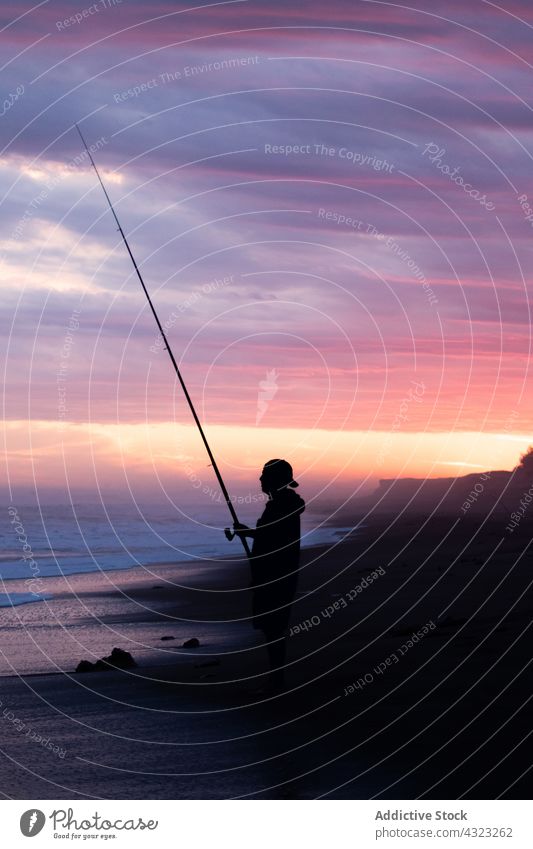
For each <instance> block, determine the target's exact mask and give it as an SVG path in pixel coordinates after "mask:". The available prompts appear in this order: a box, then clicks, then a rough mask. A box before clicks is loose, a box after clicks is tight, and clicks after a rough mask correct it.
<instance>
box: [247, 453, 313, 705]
mask: <svg viewBox="0 0 533 849" xmlns="http://www.w3.org/2000/svg"><path fill="white" fill-rule="evenodd" d="M259 480H260V482H261V489H262V490H263V492H265V493H266V494H267V495H268V502H267V504H266V506H265V509H264V511H263V514H262V515H261V517H260V518H259V519H258V521H257V525H256V527H255V529H252V528H248V527H247V526H246V525H241V524H236V525H235V532H236V533H237V534H239V535H241V536H247V537H251V538H252V539H253V546H252V558H251V569H252V592H253V600H252V610H253V626H254V628H257V629H259V630H261V631H263V633H264V635H265V641H266V645H267V650H268V658H269V662H270V670H271V671H270V687H271V689H282V688H283V686H284V672H283V667H284V665H285V660H286V655H287V646H286V632H287V628H288V625H289V618H290V612H291V604H292V602H293V601H294V596H295V594H296V585H297V582H298V568H299V562H300V514H301V513H303V511H304V509H305V501H304V500H303V498H300V496H299V495H298V494H297V493H296V492H294V487H297V486H298V484H297V483H296V481H295V480H294V479H293V476H292V467H291V465H290V464H289V463H287V461H286V460H269V461H268V463H265V466H264V468H263V473H262V475H261V477H260V478H259Z"/></svg>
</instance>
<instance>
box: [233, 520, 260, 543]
mask: <svg viewBox="0 0 533 849" xmlns="http://www.w3.org/2000/svg"><path fill="white" fill-rule="evenodd" d="M233 530H234V531H235V534H236V535H237V536H239V537H251V538H252V539H254V537H255V534H256V528H249V527H248V525H241V523H240V522H234V523H233Z"/></svg>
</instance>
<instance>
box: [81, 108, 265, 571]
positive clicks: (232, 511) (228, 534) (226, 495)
mask: <svg viewBox="0 0 533 849" xmlns="http://www.w3.org/2000/svg"><path fill="white" fill-rule="evenodd" d="M75 127H76V129H77V131H78V133H79V134H80V138H81V140H82V142H83V146H84V148H85V150H86V151H87V156H88V157H89V160H90V162H91V165H92V166H93V168H94V170H95V173H96V176H97V177H98V182H99V183H100V185H101V187H102V191H103V193H104V195H105V197H106V200H107V202H108V204H109V208H110V210H111V212H112V213H113V217H114V219H115V221H116V224H117V227H118V232H119V233H120V235H121V236H122V240H123V242H124V244H125V245H126V249H127V251H128V253H129V255H130V259H131V261H132V263H133V267H134V269H135V272H136V274H137V277H138V278H139V282H140V284H141V286H142V288H143V292H144V294H145V295H146V299H147V301H148V303H149V305H150V309H151V310H152V315H153V317H154V318H155V321H156V324H157V327H158V329H159V332H160V334H161V337H162V339H163V342H164V346H165V350H166V351H168V355H169V357H170V361H171V363H172V365H173V366H174V371H175V372H176V376H177V378H178V380H179V382H180V386H181V388H182V389H183V394H184V395H185V398H186V400H187V404H188V405H189V409H190V411H191V413H192V417H193V419H194V421H195V423H196V427H197V428H198V430H199V432H200V436H201V437H202V442H203V443H204V446H205V450H206V451H207V456H208V457H209V459H210V461H211V465H212V467H213V471H214V473H215V475H216V478H217V481H218V484H219V486H220V489H221V490H222V494H223V496H224V498H225V501H226V504H227V505H228V510H229V512H230V514H231V518H232V519H233V522H234V524H235V525H239V524H240V522H239V519H238V517H237V513H236V512H235V508H234V506H233V504H232V502H231V499H230V497H229V493H228V490H227V489H226V485H225V483H224V481H223V480H222V475H221V474H220V469H219V468H218V466H217V463H216V460H215V458H214V456H213V452H212V451H211V448H210V446H209V442H208V441H207V437H206V435H205V433H204V429H203V427H202V424H201V422H200V419H199V418H198V414H197V412H196V410H195V408H194V404H193V402H192V398H191V396H190V395H189V392H188V390H187V387H186V386H185V381H184V380H183V377H182V376H181V372H180V370H179V366H178V364H177V362H176V358H175V357H174V354H173V353H172V348H171V347H170V345H169V342H168V339H167V337H166V333H165V331H164V330H163V326H162V324H161V322H160V321H159V316H158V315H157V312H156V310H155V307H154V305H153V303H152V299H151V298H150V294H149V292H148V289H147V288H146V285H145V283H144V280H143V278H142V275H141V272H140V271H139V266H138V265H137V263H136V262H135V257H134V256H133V253H132V251H131V248H130V246H129V243H128V240H127V239H126V236H125V235H124V230H123V229H122V227H121V226H120V221H119V220H118V217H117V213H116V212H115V208H114V206H113V204H112V203H111V199H110V197H109V195H108V194H107V190H106V187H105V186H104V183H103V181H102V178H101V177H100V174H99V172H98V168H97V167H96V165H95V162H94V159H93V158H92V155H91V151H90V150H89V148H88V147H87V142H86V141H85V139H84V138H83V135H82V132H81V130H80V128H79V127H78V125H77V124H75ZM233 536H234V535H232V534H231V532H230V531H229V530H228V529H227V531H226V537H227V538H228V539H232V538H233ZM237 536H238V537H239V539H240V540H241V542H242V544H243V547H244V550H245V552H246V555H247V557H250V556H251V551H250V547H249V545H248V542H247V540H246V538H245V536H244V535H242V534H237Z"/></svg>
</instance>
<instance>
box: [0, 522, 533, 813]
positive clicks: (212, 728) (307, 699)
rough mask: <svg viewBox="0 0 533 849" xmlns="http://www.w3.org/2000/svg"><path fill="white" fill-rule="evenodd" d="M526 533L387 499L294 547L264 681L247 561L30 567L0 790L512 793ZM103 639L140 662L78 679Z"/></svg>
mask: <svg viewBox="0 0 533 849" xmlns="http://www.w3.org/2000/svg"><path fill="white" fill-rule="evenodd" d="M351 524H352V525H353V524H354V522H353V517H351ZM532 531H533V525H532V523H531V521H530V520H529V519H528V518H527V516H526V517H524V519H523V521H522V522H521V524H520V526H519V527H518V528H516V529H515V530H514V532H513V533H509V532H506V530H505V521H504V519H502V518H499V517H498V518H496V517H492V518H488V519H483V518H482V517H474V516H461V517H460V518H459V516H458V515H457V513H455V514H453V513H452V514H450V515H448V516H440V517H437V518H435V517H434V518H430V519H428V518H426V517H424V516H416V515H411V516H407V515H405V514H395V515H394V516H391V517H390V518H389V517H387V516H385V515H383V516H380V517H375V518H370V519H365V526H364V527H363V528H361V529H359V530H357V531H356V532H354V533H353V534H352V535H351V536H350V537H348V538H346V539H345V540H343V541H340V542H339V543H338V544H337V545H336V546H335V547H331V546H330V547H329V548H326V547H323V548H314V549H307V550H305V551H304V553H303V557H302V569H301V576H300V584H299V595H298V597H297V601H296V603H295V604H294V607H293V611H292V621H291V633H292V636H290V637H289V665H288V668H287V679H288V686H287V690H286V692H284V693H282V694H280V695H276V696H272V697H268V696H267V697H265V695H264V694H261V693H260V692H259V691H260V689H261V687H262V686H264V684H265V673H266V670H267V663H266V653H265V650H264V648H263V647H262V646H261V641H260V638H259V635H258V634H257V633H256V632H254V631H253V629H252V628H251V626H250V622H249V617H250V599H249V592H248V591H247V589H246V587H247V585H248V581H249V576H248V565H247V564H246V563H245V562H242V561H220V562H218V563H206V564H198V565H197V566H196V567H195V568H194V570H191V569H188V570H186V571H185V572H184V569H183V566H182V565H180V564H168V565H165V566H164V567H161V566H158V567H157V568H153V569H148V568H147V569H146V570H145V569H137V570H132V571H129V572H114V573H113V574H110V573H102V574H98V575H96V576H95V575H73V576H69V577H68V578H64V579H63V578H50V579H45V585H46V586H45V589H44V591H45V592H48V591H49V592H50V593H51V594H52V596H53V598H52V599H51V600H50V601H49V602H46V603H39V604H28V605H23V606H21V607H18V608H13V609H4V610H3V611H2V629H1V630H2V646H3V655H2V658H1V661H2V670H1V671H2V675H3V677H2V680H1V682H0V690H1V692H0V698H1V699H2V706H1V712H0V719H1V722H2V750H3V754H4V757H3V759H2V765H3V766H2V773H1V779H0V781H1V784H0V789H1V791H2V793H3V795H4V796H5V797H6V798H17V799H23V798H33V799H50V798H54V799H61V798H67V799H75V798H102V799H115V798H116V799H119V798H126V799H127V798H153V799H158V798H162V799H166V798H168V799H182V798H183V799H185V798H187V799H191V798H192V799H198V798H199V799H226V798H236V797H238V798H241V797H244V798H286V799H311V798H316V797H326V798H337V799H358V798H363V799H366V798H391V799H415V798H424V799H431V798H434V799H445V798H481V799H482V798H495V797H500V796H501V797H502V798H511V799H512V798H527V797H528V795H529V787H530V781H531V774H530V772H529V771H528V770H529V768H530V765H531V745H530V738H529V737H528V734H529V733H530V730H529V728H530V699H531V673H530V668H529V663H530V658H531V636H530V627H531V565H530V554H529V547H530V541H531V536H532ZM184 575H185V577H184ZM10 583H12V584H13V590H14V591H16V590H17V587H16V586H15V583H16V582H10ZM162 637H167V638H168V637H173V638H174V639H166V640H162V639H161V638H162ZM190 637H198V638H199V640H200V646H199V647H198V648H195V649H184V648H182V643H183V642H184V640H186V639H188V638H190ZM114 646H119V647H121V648H123V649H126V650H128V651H130V652H131V653H132V655H133V656H134V657H135V658H136V660H137V662H138V667H137V668H135V669H132V670H128V671H119V670H110V671H107V672H91V673H87V674H75V673H74V669H75V667H76V665H77V663H78V661H79V660H81V659H82V658H87V659H89V660H95V659H96V658H97V657H102V656H103V655H104V654H109V652H110V651H111V649H112V648H113V647H114ZM43 671H45V673H46V674H43Z"/></svg>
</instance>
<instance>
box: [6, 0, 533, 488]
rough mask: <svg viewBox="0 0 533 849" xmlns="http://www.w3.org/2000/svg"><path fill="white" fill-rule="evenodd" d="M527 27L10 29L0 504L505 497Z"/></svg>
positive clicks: (282, 6)
mask: <svg viewBox="0 0 533 849" xmlns="http://www.w3.org/2000/svg"><path fill="white" fill-rule="evenodd" d="M532 26H533V7H532V6H531V4H530V3H529V2H527V0H506V2H501V3H499V4H498V3H493V2H487V0H472V2H471V3H468V4H465V3H464V2H455V0H453V2H439V3H436V2H435V3H432V2H429V3H428V2H413V3H411V4H405V5H402V4H398V3H389V2H378V1H377V0H346V2H337V0H332V2H330V3H327V4H325V3H317V2H315V0H311V2H293V3H286V2H284V3H281V2H278V1H277V0H275V2H268V3H267V2H263V0H230V2H218V3H191V4H190V5H187V4H184V3H179V2H160V1H159V0H156V2H154V3H150V4H146V3H141V2H137V0H122V2H118V0H115V2H113V0H98V2H96V3H93V4H92V5H91V4H89V3H85V2H70V0H69V2H66V1H65V2H62V0H49V2H47V0H45V1H44V2H41V3H38V4H36V5H34V6H31V5H28V4H26V3H20V2H16V3H15V2H4V3H2V6H1V11H0V29H1V35H2V54H1V61H2V81H3V82H2V88H3V97H4V102H3V106H2V107H0V113H1V127H2V134H1V139H0V143H1V145H2V149H1V151H0V191H1V194H2V203H1V205H0V215H1V225H2V226H1V232H2V242H1V246H0V274H1V285H2V302H1V307H0V309H1V323H2V346H3V355H4V356H3V361H4V363H5V368H4V374H3V379H4V391H3V405H4V408H3V420H4V424H3V429H4V435H5V448H6V458H7V459H6V477H7V483H8V488H7V489H8V492H9V497H10V498H12V499H15V500H16V499H17V498H18V497H23V496H24V497H25V495H26V494H27V492H31V491H34V492H37V493H39V492H41V493H50V492H55V493H56V495H59V496H60V497H65V498H71V497H83V498H91V497H93V496H94V495H95V494H98V493H100V492H103V491H109V492H121V493H127V495H128V497H131V496H133V497H135V498H136V499H142V498H143V497H150V498H170V499H180V498H185V499H191V500H194V499H197V500H201V499H202V497H203V496H204V495H205V494H206V493H207V492H208V491H209V489H210V488H212V489H213V488H214V489H215V490H216V482H215V480H214V477H213V473H212V470H211V469H210V468H209V467H208V461H207V458H206V457H205V454H204V452H203V447H202V445H201V443H200V441H199V438H198V434H197V433H196V431H195V430H194V427H193V425H192V423H191V416H190V413H189V411H188V409H187V407H186V404H185V403H184V399H183V397H182V395H181V390H180V388H179V386H178V384H177V382H176V380H175V376H174V374H173V371H172V367H171V364H170V362H169V358H168V355H167V352H166V351H165V350H164V347H163V346H162V344H161V340H160V338H158V333H157V328H156V327H155V325H154V320H153V317H152V316H151V314H150V311H149V308H148V306H147V303H146V301H145V299H144V296H143V293H142V291H141V289H140V286H139V283H138V281H137V279H136V277H135V275H134V273H133V268H132V265H131V262H130V260H129V257H128V255H127V252H126V250H125V248H124V245H123V244H122V242H121V239H120V234H119V233H118V232H117V229H116V225H115V223H114V221H113V220H112V218H111V214H110V212H109V210H108V209H107V207H106V201H105V197H104V195H103V193H102V191H101V189H100V187H99V185H98V183H97V180H96V177H95V174H94V172H93V171H92V170H91V168H90V165H89V163H88V158H87V156H86V155H85V154H84V153H83V146H82V144H81V141H80V138H79V136H78V134H77V132H76V130H75V126H74V125H75V123H78V124H79V125H80V128H81V129H82V132H83V133H84V135H85V137H86V139H87V142H88V144H90V145H91V146H92V150H93V155H94V158H95V160H96V162H97V165H98V167H99V169H100V171H101V175H102V178H103V180H104V182H105V184H106V186H107V188H108V191H109V194H110V196H111V198H112V199H113V202H114V204H115V208H116V212H117V214H118V216H119V219H120V221H121V224H122V227H123V229H124V232H125V233H126V235H127V237H128V239H129V241H130V244H131V248H132V250H133V253H134V255H135V257H136V259H137V262H138V264H139V266H140V268H141V271H142V274H143V277H144V279H145V281H146V284H147V286H148V288H149V290H150V292H151V294H152V296H153V300H154V303H155V304H156V307H157V310H158V312H159V315H160V318H161V321H162V322H163V324H164V325H165V328H166V330H167V335H168V339H169V342H170V345H171V347H172V349H173V351H174V354H175V356H176V359H177V360H178V362H179V365H180V368H181V369H182V373H183V376H184V378H185V381H186V383H187V386H188V388H189V391H190V393H191V396H192V397H193V400H194V402H195V404H196V405H197V407H198V412H199V415H200V418H201V420H202V422H203V423H204V426H205V429H206V433H207V435H208V438H209V439H210V440H211V443H212V447H213V450H214V452H215V454H216V456H217V459H218V460H219V462H220V466H221V470H222V471H223V473H224V475H225V476H226V477H227V478H228V481H229V482H230V485H231V487H232V491H235V492H237V493H241V495H242V494H243V493H245V492H256V491H257V487H258V484H257V477H258V474H259V472H260V468H261V466H262V464H263V462H265V461H266V460H267V459H270V458H271V457H277V456H283V457H286V458H287V459H289V460H290V461H291V462H292V463H293V466H294V469H295V474H296V476H297V478H298V480H300V483H301V484H302V491H304V490H305V491H307V493H313V497H316V498H317V499H318V500H319V501H320V499H321V498H322V499H334V498H335V496H336V495H339V494H343V495H345V494H346V493H352V492H353V491H359V489H360V490H361V492H364V491H366V490H367V489H369V488H372V486H375V484H376V482H377V481H378V480H379V479H382V478H387V479H388V478H395V477H397V476H401V477H405V476H417V477H428V476H429V477H439V476H451V475H456V474H465V473H468V472H475V471H478V470H479V471H480V472H482V471H483V470H485V469H488V468H503V469H505V468H508V469H511V468H513V466H514V465H515V464H516V463H517V461H518V458H519V456H520V454H521V453H522V452H523V451H525V450H526V448H527V446H528V445H529V444H530V442H533V427H532V425H531V413H532V401H531V398H532V393H531V378H530V375H529V352H530V345H531V322H530V298H529V292H530V277H531V259H532V245H533V239H532V237H533V229H532V228H533V183H532V179H531V174H532V173H533V171H532V160H533V145H532V142H533V122H532V120H531V119H532V114H531V112H532V104H531V71H532V63H533V50H532V48H531V44H532Z"/></svg>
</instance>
